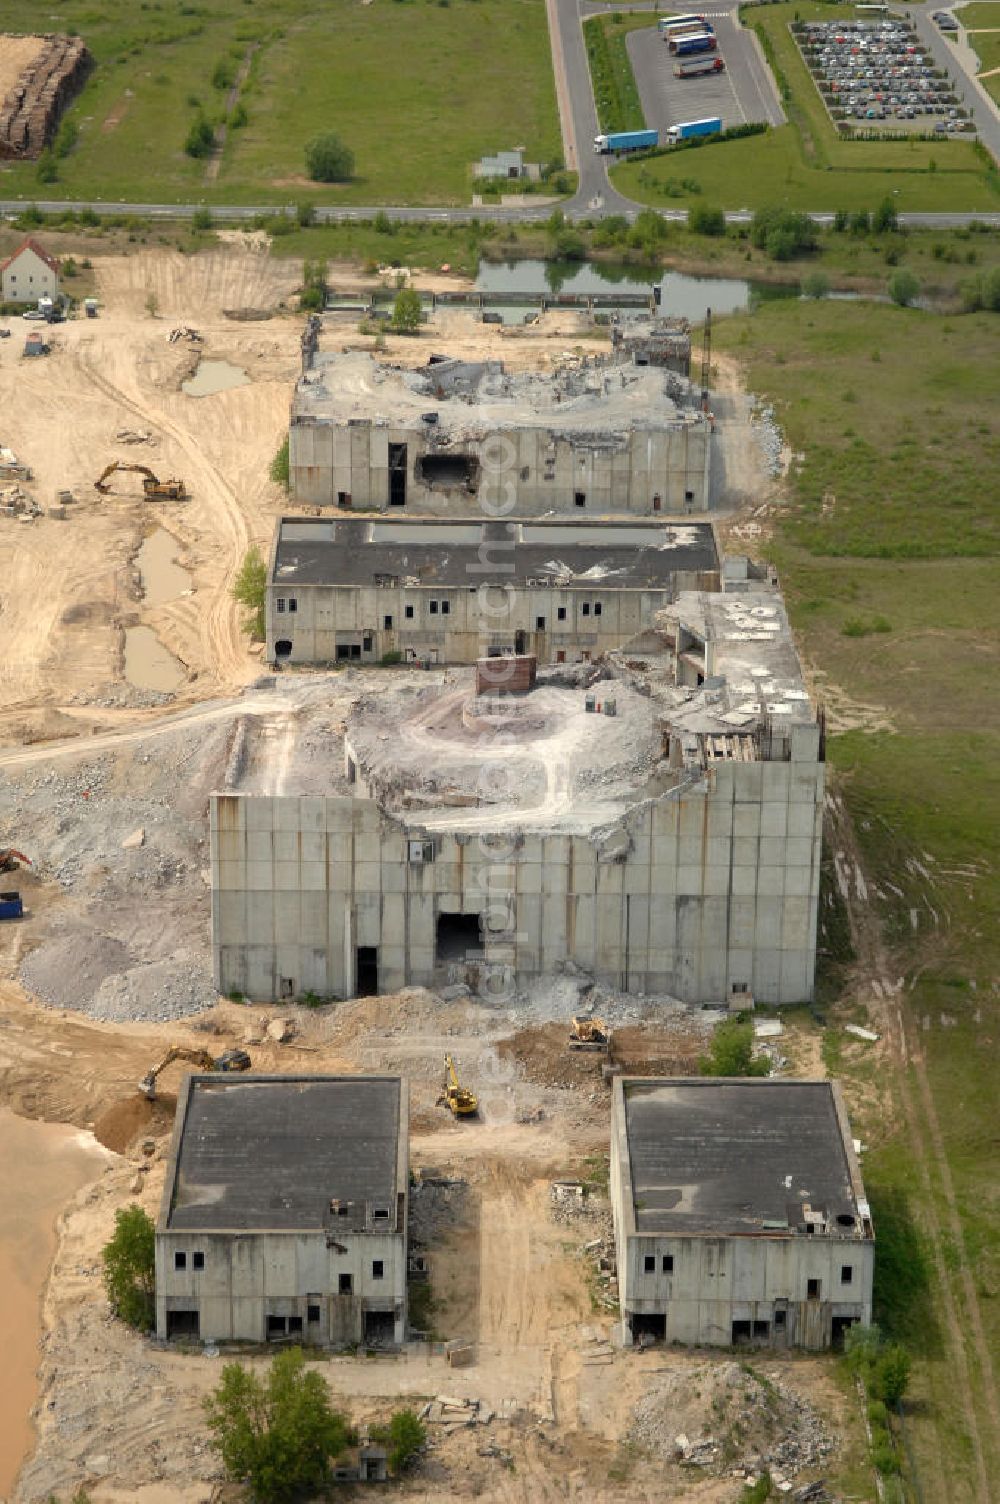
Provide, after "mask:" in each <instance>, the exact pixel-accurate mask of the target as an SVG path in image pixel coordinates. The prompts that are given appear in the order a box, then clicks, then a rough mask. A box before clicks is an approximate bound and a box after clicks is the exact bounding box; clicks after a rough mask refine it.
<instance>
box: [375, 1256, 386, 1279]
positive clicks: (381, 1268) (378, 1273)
mask: <svg viewBox="0 0 1000 1504" xmlns="http://www.w3.org/2000/svg"><path fill="white" fill-rule="evenodd" d="M384 1278H385V1264H384V1262H383V1260H382V1259H372V1279H384Z"/></svg>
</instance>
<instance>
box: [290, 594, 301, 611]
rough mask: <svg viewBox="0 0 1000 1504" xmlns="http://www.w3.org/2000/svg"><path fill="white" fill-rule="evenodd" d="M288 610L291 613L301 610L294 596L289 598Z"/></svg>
mask: <svg viewBox="0 0 1000 1504" xmlns="http://www.w3.org/2000/svg"><path fill="white" fill-rule="evenodd" d="M288 609H289V611H297V610H298V609H299V603H298V601H297V600H296V598H295V596H294V595H290V596H289V597H288Z"/></svg>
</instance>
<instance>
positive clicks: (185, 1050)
mask: <svg viewBox="0 0 1000 1504" xmlns="http://www.w3.org/2000/svg"><path fill="white" fill-rule="evenodd" d="M175 1060H184V1061H186V1062H187V1063H188V1064H189V1065H195V1066H197V1067H198V1069H199V1070H200V1071H222V1072H224V1073H227V1072H229V1071H248V1070H249V1069H250V1065H251V1061H250V1056H249V1055H248V1054H247V1052H246V1050H224V1051H223V1053H222V1054H221V1055H210V1054H209V1053H208V1051H207V1050H198V1049H194V1048H192V1047H190V1046H189V1045H184V1044H175V1045H172V1046H171V1048H170V1049H169V1050H168V1051H167V1053H166V1054H165V1055H164V1057H163V1059H162V1060H161V1061H159V1062H158V1063H157V1064H156V1065H154V1066H153V1068H152V1070H148V1071H147V1072H146V1074H145V1075H144V1076H143V1078H142V1080H141V1081H140V1082H139V1090H140V1091H141V1092H142V1095H143V1096H144V1097H148V1098H149V1100H150V1101H151V1102H152V1101H153V1100H154V1099H155V1097H156V1082H157V1078H158V1077H159V1075H160V1074H161V1072H163V1071H165V1070H166V1068H167V1066H168V1065H170V1064H172V1062H173V1061H175Z"/></svg>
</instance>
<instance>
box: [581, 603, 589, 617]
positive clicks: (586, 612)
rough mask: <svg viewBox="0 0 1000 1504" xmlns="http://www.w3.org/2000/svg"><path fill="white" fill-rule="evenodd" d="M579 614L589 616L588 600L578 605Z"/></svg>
mask: <svg viewBox="0 0 1000 1504" xmlns="http://www.w3.org/2000/svg"><path fill="white" fill-rule="evenodd" d="M580 615H581V616H589V615H590V602H589V601H584V603H583V605H582V606H581V607H580Z"/></svg>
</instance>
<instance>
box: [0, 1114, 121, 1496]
mask: <svg viewBox="0 0 1000 1504" xmlns="http://www.w3.org/2000/svg"><path fill="white" fill-rule="evenodd" d="M107 1159H108V1151H107V1150H106V1149H102V1148H101V1146H100V1145H99V1144H98V1143H97V1142H96V1140H95V1139H94V1138H92V1137H91V1135H90V1134H88V1133H81V1132H80V1130H79V1129H77V1128H67V1127H65V1126H63V1125H62V1124H58V1123H36V1122H32V1121H30V1120H29V1119H27V1118H19V1117H17V1116H16V1115H15V1114H14V1113H12V1112H9V1111H8V1110H7V1109H6V1108H0V1292H2V1294H0V1321H2V1326H3V1334H4V1354H3V1404H2V1405H0V1498H8V1497H10V1496H11V1494H12V1490H13V1486H14V1479H15V1477H16V1475H17V1471H18V1469H19V1468H20V1466H21V1464H22V1463H23V1461H24V1459H25V1457H26V1456H27V1454H28V1452H29V1451H30V1449H31V1445H32V1429H31V1422H30V1420H29V1414H30V1411H31V1407H32V1406H33V1405H34V1403H35V1400H36V1399H37V1397H38V1382H37V1378H36V1370H37V1368H38V1356H39V1355H38V1342H39V1338H40V1337H41V1302H42V1294H43V1291H44V1287H45V1282H46V1280H47V1279H48V1273H49V1267H50V1265H51V1263H52V1258H53V1255H54V1253H55V1245H56V1220H57V1218H58V1215H59V1213H60V1211H62V1209H63V1207H64V1206H66V1205H67V1203H68V1202H69V1201H70V1199H71V1198H72V1197H73V1196H74V1195H75V1193H76V1192H77V1191H78V1190H80V1188H81V1187H82V1186H85V1185H86V1184H87V1183H88V1181H91V1180H93V1179H95V1178H96V1176H97V1175H98V1174H99V1173H100V1171H101V1167H102V1166H103V1165H104V1164H105V1163H106V1161H107Z"/></svg>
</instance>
